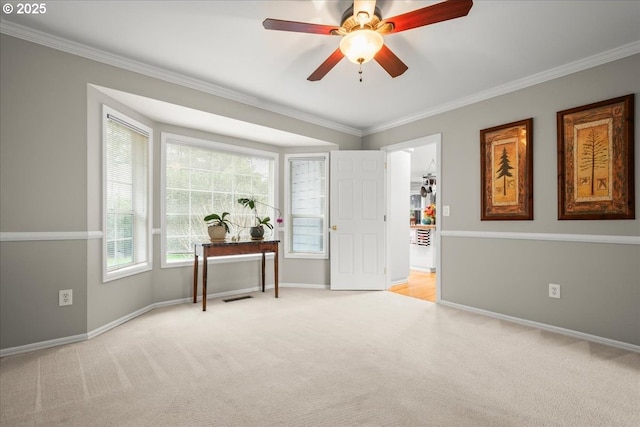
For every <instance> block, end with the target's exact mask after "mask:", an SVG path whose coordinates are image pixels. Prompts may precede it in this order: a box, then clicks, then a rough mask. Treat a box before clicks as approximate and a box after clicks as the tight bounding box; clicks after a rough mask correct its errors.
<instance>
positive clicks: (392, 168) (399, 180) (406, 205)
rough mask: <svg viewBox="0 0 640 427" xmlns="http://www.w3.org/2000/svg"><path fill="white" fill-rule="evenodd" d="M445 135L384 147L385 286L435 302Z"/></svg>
mask: <svg viewBox="0 0 640 427" xmlns="http://www.w3.org/2000/svg"><path fill="white" fill-rule="evenodd" d="M441 140H442V138H441V134H435V135H430V136H427V137H423V138H418V139H415V140H411V141H406V142H403V143H400V144H394V145H390V146H387V147H383V148H382V149H383V150H385V151H386V152H387V182H386V185H387V195H388V197H387V202H386V203H387V229H386V241H387V245H386V246H387V290H389V291H392V292H396V293H399V294H402V295H407V296H411V297H414V298H420V299H424V300H427V301H432V302H438V301H439V300H440V294H441V293H440V286H441V285H440V276H439V275H438V271H440V232H439V227H440V223H441V200H442V192H441V188H442V187H441V170H440V165H441ZM427 208H429V209H427ZM434 211H435V212H434Z"/></svg>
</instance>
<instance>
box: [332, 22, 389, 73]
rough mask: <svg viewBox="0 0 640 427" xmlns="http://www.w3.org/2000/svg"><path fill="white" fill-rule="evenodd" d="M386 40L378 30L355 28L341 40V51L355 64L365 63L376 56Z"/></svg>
mask: <svg viewBox="0 0 640 427" xmlns="http://www.w3.org/2000/svg"><path fill="white" fill-rule="evenodd" d="M383 43H384V40H383V38H382V35H381V34H380V33H378V32H377V31H373V30H369V29H361V30H355V31H352V32H350V33H349V34H347V35H346V36H344V37H343V38H342V40H340V51H341V52H342V53H343V54H344V56H346V57H347V59H349V61H351V62H353V63H354V64H364V63H365V62H369V61H371V60H372V59H373V57H374V56H376V53H378V51H379V50H380V49H381V48H382V45H383Z"/></svg>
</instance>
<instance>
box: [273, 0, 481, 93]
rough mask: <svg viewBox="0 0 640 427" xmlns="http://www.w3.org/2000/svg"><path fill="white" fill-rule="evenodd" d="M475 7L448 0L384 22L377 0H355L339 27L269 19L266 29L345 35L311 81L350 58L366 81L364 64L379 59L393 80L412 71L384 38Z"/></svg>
mask: <svg viewBox="0 0 640 427" xmlns="http://www.w3.org/2000/svg"><path fill="white" fill-rule="evenodd" d="M471 6H473V0H446V1H443V2H441V3H437V4H434V5H431V6H427V7H423V8H421V9H416V10H413V11H411V12H407V13H403V14H401V15H397V16H394V17H393V18H388V19H384V20H383V19H382V15H381V14H380V9H379V8H378V7H376V2H375V0H354V2H353V5H352V6H350V7H349V8H348V9H347V10H346V11H345V12H344V14H343V15H342V20H341V22H340V26H339V27H338V26H332V25H321V24H311V23H307V22H296V21H285V20H281V19H271V18H267V19H265V20H264V22H263V23H262V26H263V27H264V28H265V29H267V30H279V31H293V32H298V33H312V34H322V35H326V36H342V39H341V40H340V47H338V49H336V50H335V51H334V52H333V53H332V54H331V55H330V56H329V57H328V58H327V59H326V60H325V61H324V62H323V63H322V64H320V66H319V67H318V68H317V69H316V70H315V71H314V72H313V73H311V75H310V76H309V77H307V80H309V81H317V80H320V79H322V78H323V77H324V76H325V75H326V74H327V73H328V72H329V71H331V69H332V68H333V67H334V66H335V65H336V64H337V63H338V62H340V60H341V59H342V58H343V57H345V56H346V57H347V58H348V59H349V60H350V61H351V62H353V63H356V64H360V71H359V73H360V81H362V64H364V63H365V62H368V61H370V60H371V59H375V60H376V62H377V63H378V64H380V65H381V66H382V68H384V69H385V71H386V72H387V73H389V75H390V76H391V77H398V76H399V75H401V74H402V73H404V72H405V71H407V69H408V67H407V65H406V64H405V63H404V62H402V61H401V60H400V58H398V57H397V56H396V55H395V54H394V53H393V52H392V51H391V49H389V48H388V47H387V46H386V45H385V44H384V40H383V37H382V36H383V35H387V34H393V33H399V32H401V31H405V30H410V29H412V28H417V27H422V26H425V25H430V24H435V23H437V22H442V21H447V20H449V19H454V18H460V17H463V16H466V15H467V14H468V13H469V10H471Z"/></svg>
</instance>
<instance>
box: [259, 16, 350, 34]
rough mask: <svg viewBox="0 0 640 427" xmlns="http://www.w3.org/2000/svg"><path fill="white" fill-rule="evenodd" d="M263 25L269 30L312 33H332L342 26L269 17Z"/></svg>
mask: <svg viewBox="0 0 640 427" xmlns="http://www.w3.org/2000/svg"><path fill="white" fill-rule="evenodd" d="M262 26H263V27H264V28H265V29H267V30H278V31H294V32H296V33H311V34H324V35H326V36H330V35H332V31H334V30H338V29H340V27H336V26H332V25H321V24H311V23H308V22H295V21H284V20H282V19H271V18H267V19H265V20H264V21H263V22H262Z"/></svg>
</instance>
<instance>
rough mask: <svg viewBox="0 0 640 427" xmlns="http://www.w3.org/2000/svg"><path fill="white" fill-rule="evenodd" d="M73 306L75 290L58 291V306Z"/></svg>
mask: <svg viewBox="0 0 640 427" xmlns="http://www.w3.org/2000/svg"><path fill="white" fill-rule="evenodd" d="M71 304H73V289H65V290H62V291H58V306H60V307H62V306H63V305H71Z"/></svg>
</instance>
